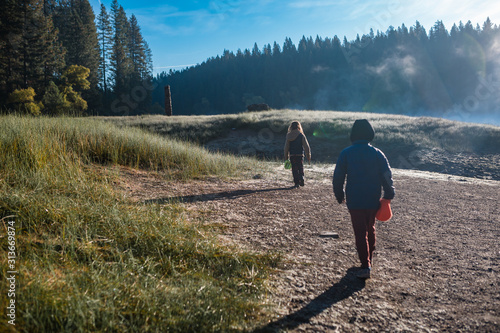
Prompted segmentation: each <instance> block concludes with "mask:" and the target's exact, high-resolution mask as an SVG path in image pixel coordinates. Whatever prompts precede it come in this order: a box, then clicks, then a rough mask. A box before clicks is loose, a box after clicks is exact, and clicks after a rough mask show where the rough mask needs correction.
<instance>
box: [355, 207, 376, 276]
mask: <svg viewBox="0 0 500 333" xmlns="http://www.w3.org/2000/svg"><path fill="white" fill-rule="evenodd" d="M349 213H351V220H352V227H353V229H354V236H355V238H356V249H357V250H358V256H359V260H360V261H361V267H363V268H368V267H371V264H372V257H373V251H375V243H376V232H375V215H376V214H377V210H376V209H352V210H349Z"/></svg>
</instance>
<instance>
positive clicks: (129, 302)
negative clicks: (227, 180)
mask: <svg viewBox="0 0 500 333" xmlns="http://www.w3.org/2000/svg"><path fill="white" fill-rule="evenodd" d="M255 163H256V162H255V161H254V160H250V159H242V158H235V157H228V156H223V155H220V154H210V153H208V152H207V151H205V150H203V149H201V148H199V147H195V146H193V145H190V144H185V143H180V142H178V141H175V140H170V139H165V138H162V137H159V136H157V135H154V134H149V133H145V132H143V131H141V130H139V129H119V128H117V127H116V126H113V125H112V124H109V123H104V122H101V121H98V120H92V119H70V118H50V119H47V118H31V117H16V116H3V117H1V119H0V218H1V219H2V228H3V230H4V231H5V232H2V233H1V234H0V243H1V247H0V252H1V253H0V270H1V272H2V276H4V277H5V276H7V272H8V271H11V270H13V268H12V267H9V264H12V262H8V251H9V249H8V237H7V231H8V226H9V222H10V221H12V222H13V223H11V225H12V224H14V227H15V232H14V233H15V235H13V233H12V229H10V231H11V235H13V237H14V239H15V246H16V251H17V254H18V256H17V257H16V259H15V263H14V265H15V270H17V271H18V275H17V282H16V287H15V294H16V297H15V301H16V304H17V312H16V326H15V327H14V326H11V325H9V324H8V323H7V321H6V320H5V317H3V318H4V320H3V321H2V322H1V323H0V331H3V332H5V331H7V332H8V331H16V330H19V331H25V332H63V331H68V332H104V331H106V332H109V331H112V332H129V331H134V332H135V331H137V332H138V331H140V332H145V331H171V332H174V331H179V332H186V331H197V332H201V331H221V330H224V331H231V330H233V329H237V328H245V327H248V326H251V325H252V323H253V322H254V321H256V320H257V319H256V318H257V317H258V316H259V313H260V309H261V305H260V303H259V296H260V293H261V291H262V289H261V287H260V286H261V285H262V284H261V282H262V281H263V279H264V278H265V276H266V272H267V270H268V267H269V266H271V265H272V264H273V263H274V262H275V258H273V257H270V256H259V255H253V254H249V253H242V252H239V251H236V250H235V249H232V248H228V247H223V246H220V245H218V244H217V243H216V241H215V237H214V235H213V233H212V230H210V229H208V228H207V227H203V226H201V224H200V225H197V224H196V223H195V224H193V223H191V224H188V223H187V222H186V221H185V217H184V216H185V213H184V212H183V210H182V209H181V208H180V207H179V206H176V205H174V204H172V205H157V204H141V203H139V204H138V203H134V202H132V201H131V200H130V199H128V198H127V197H125V196H124V194H123V192H122V191H121V190H120V189H119V187H118V186H117V185H116V183H117V182H116V180H117V173H118V172H119V171H118V170H119V168H118V167H117V166H120V165H122V166H129V167H136V168H137V167H139V168H147V169H153V170H159V171H162V172H163V171H165V172H166V173H165V175H166V181H167V180H168V178H177V179H190V178H193V177H204V176H207V175H220V176H231V175H236V174H239V173H240V172H241V171H242V170H243V171H244V170H245V169H247V168H251V167H252V166H253V165H255ZM0 288H1V290H2V293H1V294H0V305H1V308H2V309H6V307H7V304H9V303H8V302H9V301H10V299H11V298H10V297H8V295H7V292H6V291H7V290H8V289H9V288H8V282H7V281H6V279H2V280H1V281H0Z"/></svg>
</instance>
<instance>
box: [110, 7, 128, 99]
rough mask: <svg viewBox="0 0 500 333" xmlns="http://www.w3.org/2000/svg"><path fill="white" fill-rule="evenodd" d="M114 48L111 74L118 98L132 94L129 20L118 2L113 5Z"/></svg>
mask: <svg viewBox="0 0 500 333" xmlns="http://www.w3.org/2000/svg"><path fill="white" fill-rule="evenodd" d="M111 14H112V26H113V46H112V50H113V52H112V54H111V67H110V69H111V73H112V79H113V83H114V87H113V91H114V93H115V95H116V96H120V95H122V94H128V93H129V92H130V74H131V72H132V70H131V61H130V58H129V57H128V54H129V51H128V36H127V32H128V27H129V23H128V19H127V15H126V14H125V10H124V9H123V7H122V6H119V5H118V1H117V0H113V2H112V3H111Z"/></svg>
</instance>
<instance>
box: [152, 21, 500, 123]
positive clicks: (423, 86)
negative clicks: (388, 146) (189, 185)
mask: <svg viewBox="0 0 500 333" xmlns="http://www.w3.org/2000/svg"><path fill="white" fill-rule="evenodd" d="M155 80H156V83H157V88H156V90H155V91H154V93H153V103H155V102H156V103H159V104H160V105H163V93H164V92H163V87H164V86H165V85H170V86H171V91H172V104H173V107H174V114H175V113H176V114H214V113H231V112H238V111H243V110H245V108H246V106H247V105H249V104H252V103H267V104H269V106H270V107H272V108H277V109H278V108H285V107H286V108H301V109H313V110H314V109H328V110H363V111H374V112H377V111H383V112H393V113H405V114H410V113H413V114H415V113H417V112H418V113H423V114H437V115H440V114H443V113H444V112H446V113H447V114H448V115H452V114H454V115H458V116H463V115H469V114H473V115H481V114H483V113H491V112H493V113H497V114H498V112H499V111H498V110H499V106H500V104H499V103H498V102H499V101H500V28H499V27H498V26H497V25H496V24H493V23H492V22H491V21H490V19H489V18H488V19H487V20H486V21H485V22H484V24H483V26H482V27H481V26H479V25H477V26H473V25H472V24H471V23H470V21H469V22H468V23H466V24H463V23H462V22H460V23H459V24H458V25H457V24H455V25H453V27H452V28H451V29H450V30H448V29H447V28H446V27H445V26H444V24H443V23H442V21H438V22H436V24H435V25H434V26H433V27H431V28H430V29H429V32H427V31H426V29H425V28H424V27H423V26H422V25H421V24H420V23H419V22H416V24H415V25H414V26H412V27H410V28H408V27H406V26H405V25H402V26H401V27H398V28H394V27H389V29H388V30H387V31H386V32H385V33H384V32H377V33H376V34H375V33H374V32H373V30H372V31H370V32H369V34H366V35H363V36H361V37H359V36H358V37H357V38H356V40H354V41H348V40H347V39H346V38H345V37H344V39H343V40H342V41H341V40H340V39H339V38H338V37H337V36H335V37H333V38H329V37H327V38H321V37H316V38H312V37H309V38H306V37H303V38H302V39H301V40H300V41H299V43H298V45H295V44H294V43H293V42H292V40H291V39H290V38H287V39H286V40H285V42H284V44H283V46H280V45H279V44H278V43H276V42H274V45H270V44H268V45H266V46H264V47H263V48H262V49H261V48H259V47H258V45H257V44H255V45H254V47H253V49H252V50H249V49H246V50H244V51H241V50H238V51H237V52H236V54H235V53H234V52H232V51H228V50H225V51H224V53H223V54H222V55H221V56H217V57H214V58H210V59H208V60H207V61H205V62H204V63H202V64H200V65H197V66H195V67H191V68H187V69H184V70H182V71H170V72H169V73H165V72H164V73H161V74H160V75H158V76H157V77H156V79H155Z"/></svg>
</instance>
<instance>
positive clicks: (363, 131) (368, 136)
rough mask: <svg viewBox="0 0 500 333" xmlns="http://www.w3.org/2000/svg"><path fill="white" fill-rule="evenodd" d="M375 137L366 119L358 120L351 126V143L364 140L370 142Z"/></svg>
mask: <svg viewBox="0 0 500 333" xmlns="http://www.w3.org/2000/svg"><path fill="white" fill-rule="evenodd" d="M374 137H375V131H374V130H373V127H372V125H371V124H370V123H369V122H368V120H366V119H358V120H356V121H355V122H354V125H352V130H351V142H355V141H359V140H365V141H368V142H370V141H372V140H373V138H374Z"/></svg>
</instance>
